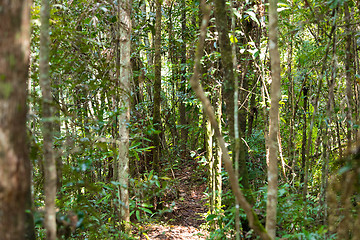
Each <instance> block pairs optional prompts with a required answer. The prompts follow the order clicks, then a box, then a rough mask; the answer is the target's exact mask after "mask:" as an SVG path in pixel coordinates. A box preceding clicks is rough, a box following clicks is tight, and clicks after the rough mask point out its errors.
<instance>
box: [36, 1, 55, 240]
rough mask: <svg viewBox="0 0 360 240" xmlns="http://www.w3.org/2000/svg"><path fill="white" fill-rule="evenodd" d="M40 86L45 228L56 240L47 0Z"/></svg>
mask: <svg viewBox="0 0 360 240" xmlns="http://www.w3.org/2000/svg"><path fill="white" fill-rule="evenodd" d="M40 20H41V28H40V65H39V72H40V78H39V82H40V86H41V92H42V98H43V103H42V104H43V108H42V121H43V125H42V133H43V138H44V140H43V142H44V143H43V148H44V168H45V186H44V189H45V222H44V225H45V229H46V238H47V239H48V240H56V209H55V199H56V181H57V178H56V162H55V154H54V149H53V147H54V130H53V122H52V121H51V120H50V119H51V118H52V117H53V108H52V102H53V99H52V94H51V80H50V71H49V60H50V34H49V32H50V25H49V23H50V21H49V20H50V2H49V0H42V1H41V11H40Z"/></svg>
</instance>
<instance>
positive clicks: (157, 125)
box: [152, 0, 162, 172]
mask: <svg viewBox="0 0 360 240" xmlns="http://www.w3.org/2000/svg"><path fill="white" fill-rule="evenodd" d="M161 3H162V0H156V16H155V43H154V45H155V46H154V48H155V63H154V71H155V80H154V112H153V124H154V129H155V130H156V131H157V132H156V133H154V136H153V145H154V148H153V151H152V152H153V167H154V169H155V171H156V172H158V171H159V164H160V149H161V141H160V131H161Z"/></svg>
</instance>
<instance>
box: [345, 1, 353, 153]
mask: <svg viewBox="0 0 360 240" xmlns="http://www.w3.org/2000/svg"><path fill="white" fill-rule="evenodd" d="M344 12H345V22H346V25H345V36H346V37H345V38H346V49H345V53H346V58H345V76H346V103H347V111H346V118H347V120H346V127H347V132H346V137H347V141H348V147H350V145H351V140H352V131H353V129H352V125H353V121H352V106H353V94H352V85H353V84H352V83H353V75H354V73H353V69H354V66H353V62H354V55H353V53H352V51H351V50H352V48H351V45H352V33H351V17H350V12H349V5H348V2H344Z"/></svg>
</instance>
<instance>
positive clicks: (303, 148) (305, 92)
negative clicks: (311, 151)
mask: <svg viewBox="0 0 360 240" xmlns="http://www.w3.org/2000/svg"><path fill="white" fill-rule="evenodd" d="M305 81H306V80H305ZM302 92H303V96H304V100H303V107H304V113H303V134H302V144H301V170H300V183H303V182H304V176H305V163H306V141H307V135H306V133H307V109H308V106H307V105H308V88H307V87H306V86H304V87H303V89H302Z"/></svg>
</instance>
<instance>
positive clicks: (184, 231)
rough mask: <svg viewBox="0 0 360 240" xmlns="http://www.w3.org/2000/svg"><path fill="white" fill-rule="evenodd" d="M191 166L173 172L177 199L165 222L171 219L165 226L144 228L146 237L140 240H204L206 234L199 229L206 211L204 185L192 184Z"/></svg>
mask: <svg viewBox="0 0 360 240" xmlns="http://www.w3.org/2000/svg"><path fill="white" fill-rule="evenodd" d="M193 168H194V167H193V166H191V165H188V166H183V167H182V169H179V170H178V171H176V172H175V177H176V178H177V179H179V180H180V183H179V185H178V190H179V198H178V199H176V200H175V206H174V209H173V211H172V212H171V213H170V214H169V215H168V216H167V220H170V219H173V221H171V222H170V223H169V224H166V225H158V224H156V225H151V226H149V227H147V228H146V230H147V231H146V232H147V233H146V235H142V237H141V238H140V239H141V240H142V239H144V240H145V239H149V240H175V239H179V240H205V239H206V237H207V236H208V234H207V232H206V231H204V230H201V229H200V225H201V224H202V223H204V222H205V221H204V220H203V214H204V213H206V211H207V209H206V207H205V206H204V205H205V200H204V191H205V189H206V185H205V184H204V183H203V184H201V185H199V183H198V182H194V181H193V180H192V179H191V176H192V175H193V174H194V171H195V169H193Z"/></svg>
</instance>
